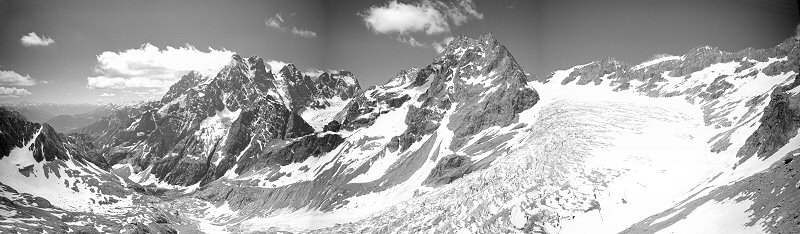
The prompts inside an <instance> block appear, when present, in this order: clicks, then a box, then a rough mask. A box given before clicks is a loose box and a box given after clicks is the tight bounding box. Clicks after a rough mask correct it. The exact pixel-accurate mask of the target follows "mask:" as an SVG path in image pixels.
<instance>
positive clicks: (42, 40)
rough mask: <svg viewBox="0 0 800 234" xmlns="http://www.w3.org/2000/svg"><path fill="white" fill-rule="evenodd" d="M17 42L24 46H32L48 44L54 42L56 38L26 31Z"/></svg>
mask: <svg viewBox="0 0 800 234" xmlns="http://www.w3.org/2000/svg"><path fill="white" fill-rule="evenodd" d="M19 42H20V43H22V45H23V46H25V47H32V46H49V45H50V44H53V43H56V40H53V38H50V37H46V36H41V37H39V35H36V33H35V32H31V33H28V34H27V35H23V36H22V38H20V39H19Z"/></svg>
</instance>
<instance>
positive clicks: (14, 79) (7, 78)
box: [0, 70, 36, 86]
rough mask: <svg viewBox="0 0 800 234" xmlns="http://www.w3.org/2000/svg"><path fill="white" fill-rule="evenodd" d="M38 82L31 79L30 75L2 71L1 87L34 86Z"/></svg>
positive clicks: (0, 77)
mask: <svg viewBox="0 0 800 234" xmlns="http://www.w3.org/2000/svg"><path fill="white" fill-rule="evenodd" d="M35 84H36V81H34V80H33V79H31V77H30V76H29V75H24V76H23V75H20V74H19V73H16V72H14V71H2V70H0V85H13V86H32V85H35Z"/></svg>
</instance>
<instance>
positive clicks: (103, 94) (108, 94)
mask: <svg viewBox="0 0 800 234" xmlns="http://www.w3.org/2000/svg"><path fill="white" fill-rule="evenodd" d="M113 96H117V95H116V94H113V93H102V94H100V97H113Z"/></svg>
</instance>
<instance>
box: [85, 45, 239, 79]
mask: <svg viewBox="0 0 800 234" xmlns="http://www.w3.org/2000/svg"><path fill="white" fill-rule="evenodd" d="M233 54H234V53H233V52H231V51H228V50H224V49H223V50H215V49H212V48H209V49H208V51H207V52H206V51H200V50H198V49H196V48H195V47H193V46H191V45H186V46H184V47H178V48H175V47H169V46H168V47H166V48H165V49H163V50H162V49H159V48H158V47H156V46H154V45H152V44H149V43H148V44H144V45H142V46H141V47H140V48H138V49H129V50H125V51H120V52H111V51H106V52H103V53H101V54H100V55H98V56H97V64H96V65H95V73H96V76H91V77H88V78H87V87H89V88H90V89H129V88H149V89H153V88H155V89H166V88H168V87H169V86H170V85H172V84H174V83H175V82H176V81H178V79H180V77H181V76H183V75H185V74H186V73H188V72H189V71H198V72H200V73H202V74H204V75H208V76H213V75H216V73H217V72H218V71H219V70H220V69H221V68H222V67H223V66H225V65H226V64H228V62H230V60H231V56H232V55H233Z"/></svg>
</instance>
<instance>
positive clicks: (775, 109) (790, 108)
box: [737, 76, 800, 162]
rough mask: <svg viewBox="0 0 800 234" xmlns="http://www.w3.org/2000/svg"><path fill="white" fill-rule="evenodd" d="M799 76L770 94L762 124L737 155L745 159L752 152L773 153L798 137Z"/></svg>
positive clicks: (765, 155)
mask: <svg viewBox="0 0 800 234" xmlns="http://www.w3.org/2000/svg"><path fill="white" fill-rule="evenodd" d="M798 87H800V76H795V78H794V82H792V83H790V84H787V85H784V86H779V87H777V88H775V89H774V90H773V91H772V94H770V101H769V104H767V107H765V108H764V114H763V115H762V116H761V120H760V122H761V125H759V126H758V129H756V130H755V132H753V134H752V135H750V137H748V138H747V140H746V141H745V143H744V145H743V146H742V148H741V149H739V152H738V153H737V156H738V157H740V158H741V160H740V162H744V161H746V160H747V159H749V158H750V157H752V156H753V155H757V156H758V157H759V158H765V157H769V156H772V155H773V154H774V153H775V152H777V151H778V150H779V149H780V148H781V147H783V146H784V145H786V144H787V143H789V140H790V139H792V138H793V137H795V136H797V131H798V128H800V88H798Z"/></svg>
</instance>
